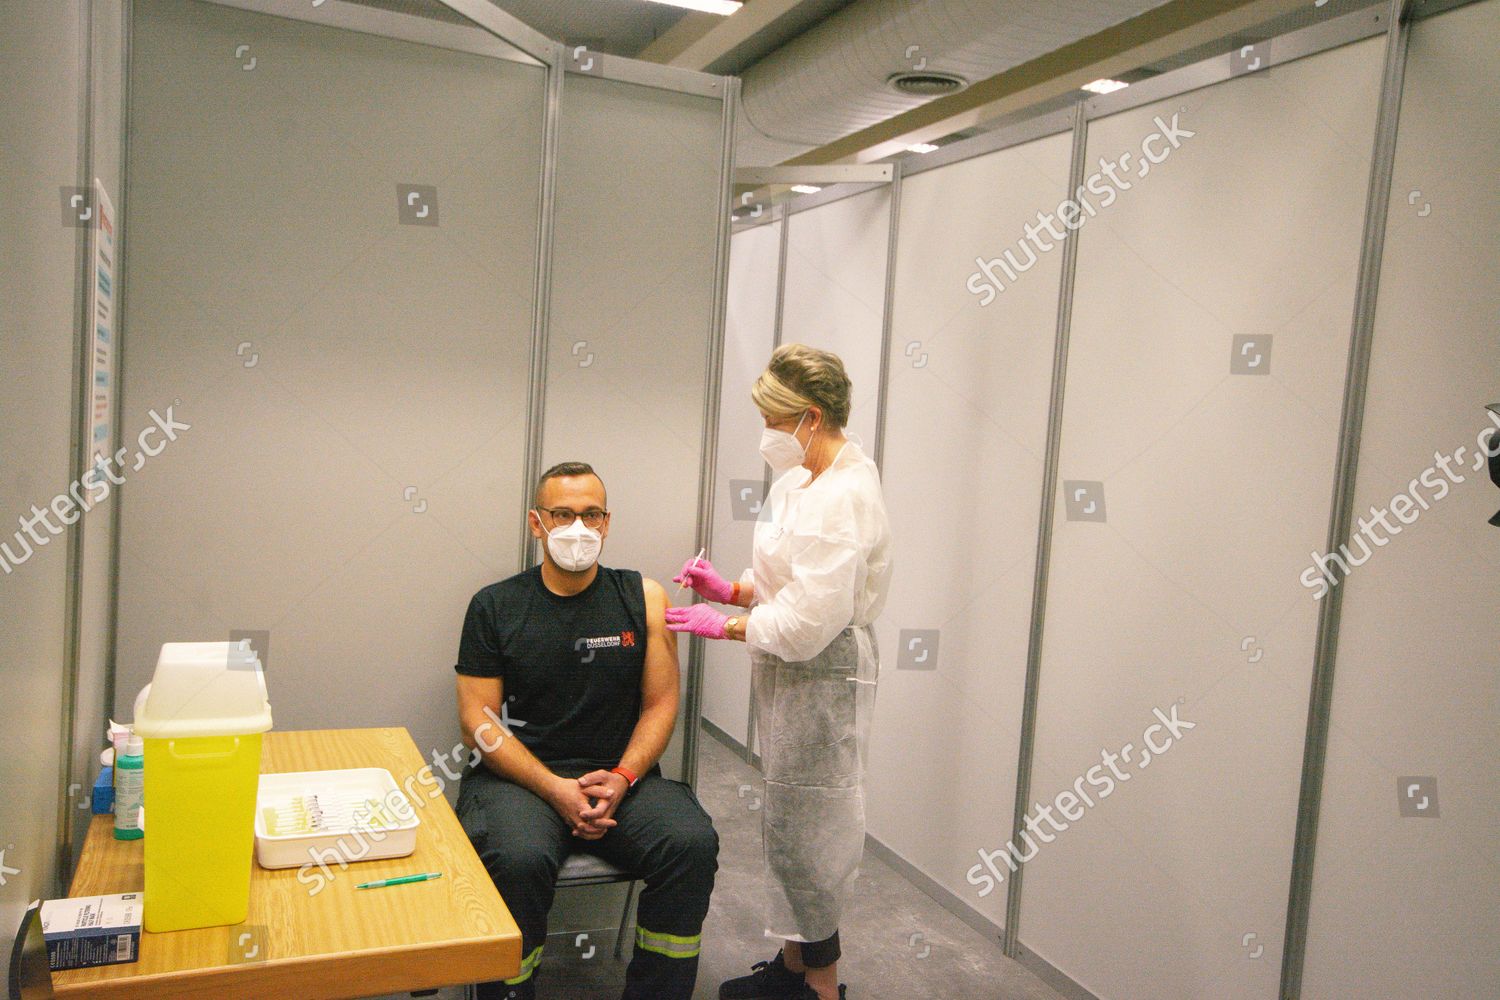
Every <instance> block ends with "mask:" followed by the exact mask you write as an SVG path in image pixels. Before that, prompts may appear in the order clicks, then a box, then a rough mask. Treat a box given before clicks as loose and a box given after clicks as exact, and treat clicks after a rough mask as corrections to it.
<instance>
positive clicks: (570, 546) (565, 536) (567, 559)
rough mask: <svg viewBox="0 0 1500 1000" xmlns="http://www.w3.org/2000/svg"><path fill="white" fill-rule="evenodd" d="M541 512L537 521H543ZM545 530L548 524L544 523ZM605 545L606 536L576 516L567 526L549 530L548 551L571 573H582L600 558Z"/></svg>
mask: <svg viewBox="0 0 1500 1000" xmlns="http://www.w3.org/2000/svg"><path fill="white" fill-rule="evenodd" d="M541 516H542V515H541V514H540V513H538V514H537V521H538V523H541ZM542 527H543V530H545V529H546V525H545V524H543V525H542ZM603 547H604V536H603V535H601V534H599V532H597V531H595V530H594V529H593V528H590V527H588V526H587V525H585V524H584V523H583V518H581V517H580V518H575V519H574V521H573V523H572V524H570V525H568V526H567V527H566V528H553V529H552V530H551V531H548V532H547V551H548V552H550V553H551V554H552V561H553V562H555V563H557V565H558V567H559V568H561V569H565V570H567V571H568V572H570V573H582V572H583V571H584V570H586V569H588V568H589V567H590V566H592V565H594V563H595V562H597V561H598V560H599V550H600V549H601V548H603Z"/></svg>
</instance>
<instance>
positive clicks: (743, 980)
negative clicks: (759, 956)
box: [719, 951, 816, 1000]
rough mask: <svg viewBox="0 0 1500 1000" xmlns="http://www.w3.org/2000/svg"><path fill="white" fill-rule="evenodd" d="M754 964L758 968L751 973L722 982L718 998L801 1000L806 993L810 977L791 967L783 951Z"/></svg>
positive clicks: (731, 999) (720, 999)
mask: <svg viewBox="0 0 1500 1000" xmlns="http://www.w3.org/2000/svg"><path fill="white" fill-rule="evenodd" d="M751 968H752V969H753V970H755V971H753V972H752V973H751V974H750V975H748V976H741V977H740V978H738V979H729V980H725V981H724V982H723V983H721V984H720V986H719V1000H801V998H802V997H805V996H807V977H806V976H804V975H803V974H802V973H800V972H793V971H791V970H790V969H788V968H787V967H786V961H785V960H784V959H783V958H782V953H781V952H779V951H778V952H777V953H776V957H775V958H773V959H771V960H770V961H769V962H756V963H755V964H754V965H752V966H751ZM814 996H816V994H814Z"/></svg>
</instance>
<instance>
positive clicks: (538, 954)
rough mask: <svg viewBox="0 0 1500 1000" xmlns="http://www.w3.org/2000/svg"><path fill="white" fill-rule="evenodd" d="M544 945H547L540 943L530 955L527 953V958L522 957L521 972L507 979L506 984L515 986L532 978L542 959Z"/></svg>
mask: <svg viewBox="0 0 1500 1000" xmlns="http://www.w3.org/2000/svg"><path fill="white" fill-rule="evenodd" d="M544 947H546V946H545V945H540V944H539V945H537V946H536V948H534V949H533V950H532V952H531V954H530V955H527V956H526V957H525V958H523V959H521V972H520V974H519V975H517V976H515V977H514V978H512V979H507V980H505V985H506V986H514V985H516V984H517V983H524V982H525V981H526V980H528V979H530V978H531V974H532V973H533V972H535V971H536V967H537V965H538V964H539V963H540V962H541V960H542V948H544Z"/></svg>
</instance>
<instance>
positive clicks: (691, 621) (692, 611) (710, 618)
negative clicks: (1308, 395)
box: [667, 604, 729, 639]
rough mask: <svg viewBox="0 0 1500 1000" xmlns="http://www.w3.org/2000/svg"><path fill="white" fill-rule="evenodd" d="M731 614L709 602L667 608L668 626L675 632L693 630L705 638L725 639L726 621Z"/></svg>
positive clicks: (692, 631) (693, 632) (695, 633)
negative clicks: (715, 608) (711, 605)
mask: <svg viewBox="0 0 1500 1000" xmlns="http://www.w3.org/2000/svg"><path fill="white" fill-rule="evenodd" d="M728 620H729V616H728V615H726V614H723V613H722V612H719V611H715V610H714V609H713V608H711V607H709V606H708V605H707V604H690V605H688V606H687V607H685V608H668V609H667V628H669V629H671V630H672V631H673V632H691V633H692V634H693V635H701V636H703V638H705V639H724V638H727V637H726V636H725V635H724V623H725V622H727V621H728Z"/></svg>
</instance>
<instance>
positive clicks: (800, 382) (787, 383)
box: [750, 344, 850, 429]
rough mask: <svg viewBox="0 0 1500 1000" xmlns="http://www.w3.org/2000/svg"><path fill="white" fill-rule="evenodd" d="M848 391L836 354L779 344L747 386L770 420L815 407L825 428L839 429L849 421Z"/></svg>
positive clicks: (784, 418)
mask: <svg viewBox="0 0 1500 1000" xmlns="http://www.w3.org/2000/svg"><path fill="white" fill-rule="evenodd" d="M849 390H850V382H849V376H848V374H847V373H845V371H844V362H842V361H841V360H839V356H838V355H837V354H834V353H832V352H831V351H821V350H819V349H818V348H816V347H808V346H807V345H806V344H782V345H781V346H780V347H778V348H776V350H774V351H772V352H771V360H770V362H769V363H768V364H767V365H766V370H765V371H763V372H761V374H760V378H758V379H756V380H755V385H753V386H751V387H750V398H751V399H752V400H754V401H755V405H756V406H757V407H759V408H760V411H761V412H762V413H764V414H765V415H766V416H768V417H770V418H772V419H773V420H790V419H791V418H793V417H800V416H801V415H802V414H803V413H804V412H805V411H806V410H807V408H808V407H810V406H816V407H818V408H819V409H820V410H822V411H823V419H824V420H825V421H826V422H827V424H828V426H829V427H833V428H835V429H842V428H843V427H844V425H845V424H847V423H848V422H849Z"/></svg>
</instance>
